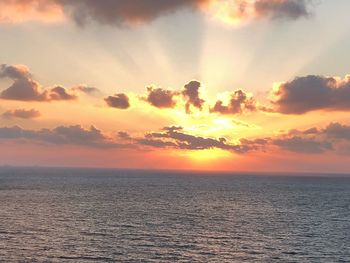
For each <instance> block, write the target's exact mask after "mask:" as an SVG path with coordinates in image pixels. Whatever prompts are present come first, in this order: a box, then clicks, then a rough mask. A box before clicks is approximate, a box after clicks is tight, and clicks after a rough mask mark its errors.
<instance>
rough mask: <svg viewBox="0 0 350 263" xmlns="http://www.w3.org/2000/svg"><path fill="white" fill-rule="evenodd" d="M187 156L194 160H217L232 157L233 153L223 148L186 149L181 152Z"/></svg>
mask: <svg viewBox="0 0 350 263" xmlns="http://www.w3.org/2000/svg"><path fill="white" fill-rule="evenodd" d="M181 154H183V155H184V156H185V157H187V158H189V159H190V160H191V161H193V162H200V163H203V162H209V163H208V164H210V162H214V161H215V160H221V159H224V158H232V157H233V154H232V153H230V152H227V151H224V150H221V149H205V150H196V151H186V152H183V153H181Z"/></svg>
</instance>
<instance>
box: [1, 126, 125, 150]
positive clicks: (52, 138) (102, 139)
mask: <svg viewBox="0 0 350 263" xmlns="http://www.w3.org/2000/svg"><path fill="white" fill-rule="evenodd" d="M0 139H2V140H6V139H7V140H21V139H22V140H29V141H33V142H42V143H48V144H55V145H80V146H86V147H95V148H126V147H129V146H128V145H123V144H118V143H116V142H114V141H112V140H110V139H109V138H108V137H106V136H105V135H103V134H102V132H101V131H100V130H99V129H97V128H95V127H94V126H91V127H90V128H89V129H85V128H83V127H81V126H80V125H72V126H58V127H56V128H54V129H41V130H26V129H22V128H21V127H19V126H13V127H2V128H0Z"/></svg>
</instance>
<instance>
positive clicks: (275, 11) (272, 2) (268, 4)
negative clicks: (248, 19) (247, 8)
mask: <svg viewBox="0 0 350 263" xmlns="http://www.w3.org/2000/svg"><path fill="white" fill-rule="evenodd" d="M308 2H310V1H308V0H258V1H255V3H254V9H255V13H256V15H257V16H258V17H272V18H288V19H297V18H299V17H306V16H308V15H309V10H308V4H309V3H308Z"/></svg>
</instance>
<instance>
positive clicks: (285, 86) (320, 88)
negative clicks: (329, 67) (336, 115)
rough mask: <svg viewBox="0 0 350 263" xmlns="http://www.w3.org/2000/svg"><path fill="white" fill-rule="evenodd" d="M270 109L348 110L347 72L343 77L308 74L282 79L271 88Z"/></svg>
mask: <svg viewBox="0 0 350 263" xmlns="http://www.w3.org/2000/svg"><path fill="white" fill-rule="evenodd" d="M273 97H274V98H273V99H272V103H273V104H274V106H275V109H274V111H275V112H279V113H284V114H304V113H306V112H309V111H314V110H326V111H335V110H339V111H349V110H350V103H349V101H350V76H346V77H345V78H344V79H338V78H335V77H324V76H315V75H309V76H306V77H297V78H295V79H294V80H292V81H290V82H285V83H282V84H281V85H279V87H278V88H277V89H276V90H275V91H273Z"/></svg>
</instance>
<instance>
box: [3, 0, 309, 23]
mask: <svg viewBox="0 0 350 263" xmlns="http://www.w3.org/2000/svg"><path fill="white" fill-rule="evenodd" d="M309 3H310V1H308V0H255V1H250V0H239V1H236V0H233V1H227V0H125V1H121V0H100V1H98V0H74V1H73V0H1V1H0V22H23V21H27V20H39V21H55V18H56V19H60V18H61V16H62V15H64V16H66V17H69V18H71V19H73V20H74V21H75V22H76V24H78V25H86V24H87V23H89V22H91V21H94V22H97V23H99V24H103V25H111V26H125V25H133V24H141V23H146V22H150V21H153V20H154V19H156V18H158V17H160V16H163V15H168V14H172V13H175V12H176V11H179V10H183V9H186V10H195V11H200V12H204V13H209V14H211V13H213V12H214V14H216V13H215V11H217V10H215V8H214V10H213V6H217V4H219V5H220V4H223V8H230V10H229V13H230V14H233V15H232V16H237V17H239V18H240V19H246V18H250V17H251V16H253V17H258V18H266V17H267V18H269V17H271V18H289V19H297V18H299V17H304V16H307V15H308V14H309V10H308V9H309ZM212 4H214V5H212ZM220 10H221V8H219V12H220ZM235 10H236V11H237V12H234V11H235ZM252 10H253V11H254V12H251V11H252ZM208 11H209V12H208ZM252 13H253V14H252Z"/></svg>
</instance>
